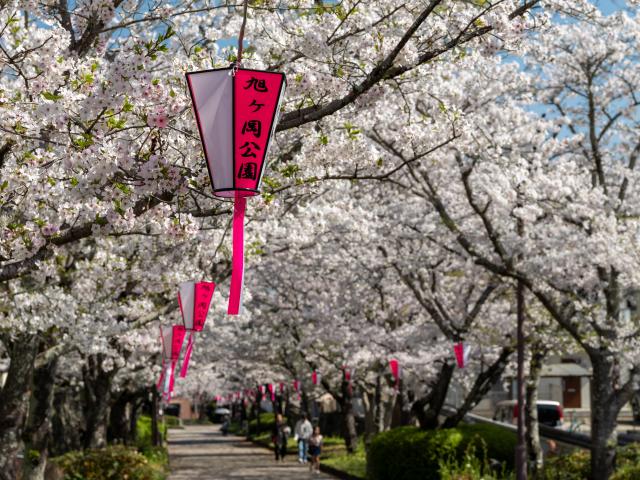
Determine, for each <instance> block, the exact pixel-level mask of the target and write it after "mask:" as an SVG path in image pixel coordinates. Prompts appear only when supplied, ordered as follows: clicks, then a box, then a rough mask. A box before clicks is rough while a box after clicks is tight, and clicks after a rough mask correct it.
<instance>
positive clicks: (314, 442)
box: [309, 427, 322, 474]
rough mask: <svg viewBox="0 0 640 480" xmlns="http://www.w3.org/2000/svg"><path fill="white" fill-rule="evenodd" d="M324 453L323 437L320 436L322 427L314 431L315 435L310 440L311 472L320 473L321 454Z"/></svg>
mask: <svg viewBox="0 0 640 480" xmlns="http://www.w3.org/2000/svg"><path fill="white" fill-rule="evenodd" d="M321 453H322V435H320V427H316V428H314V429H313V435H311V438H309V455H310V456H311V464H310V465H309V471H310V472H315V473H318V474H319V473H320V454H321Z"/></svg>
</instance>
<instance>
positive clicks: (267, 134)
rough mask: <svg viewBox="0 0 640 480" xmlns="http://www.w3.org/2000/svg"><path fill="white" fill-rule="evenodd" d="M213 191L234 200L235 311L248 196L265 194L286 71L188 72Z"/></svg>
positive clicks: (238, 303) (231, 307)
mask: <svg viewBox="0 0 640 480" xmlns="http://www.w3.org/2000/svg"><path fill="white" fill-rule="evenodd" d="M187 84H188V85H189V93H190V95H191V100H192V102H193V109H194V112H195V116H196V122H197V124H198V131H199V133H200V140H201V141H202V148H203V150H204V155H205V159H206V161H207V169H208V170H209V178H210V179H211V186H212V187H213V194H214V195H216V196H219V197H226V198H233V199H234V200H235V206H234V213H233V261H232V273H231V290H230V292H229V308H228V310H227V312H228V313H229V314H230V315H237V314H238V313H239V312H240V309H241V305H242V284H243V275H244V213H245V208H246V197H252V196H254V195H259V194H260V183H261V181H262V175H263V174H264V170H265V162H266V158H267V150H268V148H269V144H270V143H271V137H272V136H273V133H274V132H275V127H276V125H277V123H278V122H277V119H278V114H279V111H280V103H281V101H282V98H283V96H284V89H285V85H286V79H285V76H284V74H282V73H277V72H268V71H263V70H248V69H244V68H237V67H235V66H234V67H229V68H218V69H213V70H203V71H200V72H189V73H187Z"/></svg>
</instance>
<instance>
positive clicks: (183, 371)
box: [180, 333, 193, 378]
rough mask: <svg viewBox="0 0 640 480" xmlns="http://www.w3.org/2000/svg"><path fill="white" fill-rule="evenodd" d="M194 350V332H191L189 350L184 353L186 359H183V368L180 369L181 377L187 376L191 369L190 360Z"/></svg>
mask: <svg viewBox="0 0 640 480" xmlns="http://www.w3.org/2000/svg"><path fill="white" fill-rule="evenodd" d="M192 351H193V333H190V334H189V343H188V344H187V351H186V352H185V353H184V360H182V368H181V369H180V378H184V377H186V376H187V371H188V370H189V361H190V360H191V352H192Z"/></svg>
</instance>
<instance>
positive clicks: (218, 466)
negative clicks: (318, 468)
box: [169, 425, 334, 480]
mask: <svg viewBox="0 0 640 480" xmlns="http://www.w3.org/2000/svg"><path fill="white" fill-rule="evenodd" d="M297 457H298V455H297V452H295V454H294V452H292V455H290V456H289V457H288V458H287V460H286V461H285V462H283V463H280V462H278V463H276V461H275V460H274V454H273V453H272V452H271V451H269V450H267V449H266V448H262V447H258V446H256V445H254V444H252V443H251V442H248V441H246V440H245V439H244V438H242V437H235V436H232V435H229V436H227V437H223V436H222V434H221V433H220V432H219V431H218V426H212V425H189V426H185V428H184V430H181V429H170V430H169V465H170V467H171V475H169V480H205V479H206V480H223V479H229V478H232V479H238V480H244V479H247V480H258V479H259V480H298V479H308V478H321V479H331V478H334V477H330V476H329V475H327V474H325V473H320V474H319V475H316V474H312V473H311V472H309V468H308V466H307V465H300V464H299V463H298V462H297Z"/></svg>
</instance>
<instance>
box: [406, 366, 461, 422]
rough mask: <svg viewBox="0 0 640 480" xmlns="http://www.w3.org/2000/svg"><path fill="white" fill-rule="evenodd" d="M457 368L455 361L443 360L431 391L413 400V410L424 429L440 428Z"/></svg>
mask: <svg viewBox="0 0 640 480" xmlns="http://www.w3.org/2000/svg"><path fill="white" fill-rule="evenodd" d="M455 368H456V367H455V365H454V364H453V363H450V362H448V361H445V362H443V364H442V367H440V372H439V373H438V377H437V379H436V380H435V382H433V383H432V384H431V385H430V387H431V390H430V391H429V393H428V394H427V395H425V396H424V397H421V398H419V399H417V400H416V401H415V402H413V405H412V406H411V410H412V411H413V413H414V415H415V416H416V418H417V419H418V423H419V424H420V428H422V429H423V430H432V429H435V428H438V426H439V422H438V416H439V415H440V413H441V412H442V407H443V406H444V401H445V399H446V397H447V392H448V391H449V384H450V383H451V379H452V378H453V372H454V371H455Z"/></svg>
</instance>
